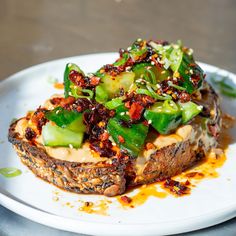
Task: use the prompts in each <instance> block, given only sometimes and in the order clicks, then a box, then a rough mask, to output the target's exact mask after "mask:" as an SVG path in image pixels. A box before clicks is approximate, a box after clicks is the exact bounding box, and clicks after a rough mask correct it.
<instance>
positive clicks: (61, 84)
mask: <svg viewBox="0 0 236 236" xmlns="http://www.w3.org/2000/svg"><path fill="white" fill-rule="evenodd" d="M53 86H54V88H55V89H64V84H63V83H55V84H54V85H53Z"/></svg>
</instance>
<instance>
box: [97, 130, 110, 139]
mask: <svg viewBox="0 0 236 236" xmlns="http://www.w3.org/2000/svg"><path fill="white" fill-rule="evenodd" d="M99 138H100V140H101V141H105V140H107V139H108V138H109V134H108V133H107V132H103V133H102V134H101V135H100V137H99Z"/></svg>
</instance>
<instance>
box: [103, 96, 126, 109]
mask: <svg viewBox="0 0 236 236" xmlns="http://www.w3.org/2000/svg"><path fill="white" fill-rule="evenodd" d="M122 104H123V102H122V98H113V99H112V100H110V101H109V102H106V103H105V107H106V108H108V109H109V110H112V109H116V108H117V107H119V106H121V105H122Z"/></svg>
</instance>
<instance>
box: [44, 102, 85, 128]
mask: <svg viewBox="0 0 236 236" xmlns="http://www.w3.org/2000/svg"><path fill="white" fill-rule="evenodd" d="M45 116H46V118H47V119H48V120H50V121H53V122H54V123H56V125H57V126H59V127H62V128H67V129H69V130H72V131H74V132H85V130H86V126H85V124H84V123H83V114H82V113H79V112H76V111H68V110H66V109H64V108H62V107H57V108H55V109H53V110H52V111H47V112H46V113H45Z"/></svg>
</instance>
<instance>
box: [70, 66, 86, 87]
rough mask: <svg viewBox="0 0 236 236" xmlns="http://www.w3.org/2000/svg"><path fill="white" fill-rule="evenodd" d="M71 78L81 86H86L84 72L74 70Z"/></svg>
mask: <svg viewBox="0 0 236 236" xmlns="http://www.w3.org/2000/svg"><path fill="white" fill-rule="evenodd" d="M69 80H70V81H72V82H73V83H74V84H75V85H77V86H79V87H84V86H85V80H84V76H83V74H82V73H79V72H77V71H75V70H72V71H71V72H70V74H69Z"/></svg>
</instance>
